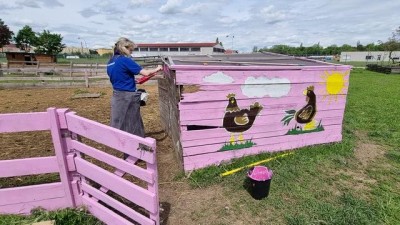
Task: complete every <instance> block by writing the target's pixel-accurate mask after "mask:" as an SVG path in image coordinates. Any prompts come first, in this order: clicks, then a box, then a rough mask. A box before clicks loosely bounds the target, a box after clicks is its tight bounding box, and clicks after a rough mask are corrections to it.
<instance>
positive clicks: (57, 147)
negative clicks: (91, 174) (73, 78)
mask: <svg viewBox="0 0 400 225" xmlns="http://www.w3.org/2000/svg"><path fill="white" fill-rule="evenodd" d="M47 112H48V114H49V118H50V130H51V138H52V140H53V145H54V151H55V153H56V158H57V162H58V168H59V173H60V179H61V182H62V184H63V186H64V190H65V193H66V198H67V201H68V204H69V206H70V207H75V201H74V197H73V191H72V187H71V184H70V181H71V180H72V179H71V177H70V173H69V169H68V167H67V166H68V163H67V155H68V153H67V152H68V150H67V144H66V141H65V138H63V137H62V133H61V128H60V122H59V115H58V113H57V109H56V108H48V109H47Z"/></svg>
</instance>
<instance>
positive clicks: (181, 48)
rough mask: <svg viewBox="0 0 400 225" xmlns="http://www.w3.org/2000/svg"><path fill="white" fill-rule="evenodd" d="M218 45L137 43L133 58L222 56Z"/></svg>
mask: <svg viewBox="0 0 400 225" xmlns="http://www.w3.org/2000/svg"><path fill="white" fill-rule="evenodd" d="M224 52H225V50H224V47H222V46H221V45H220V44H217V43H215V42H210V43H139V44H137V48H136V49H135V51H134V52H133V54H132V56H133V57H142V56H158V55H211V54H214V55H215V54H224Z"/></svg>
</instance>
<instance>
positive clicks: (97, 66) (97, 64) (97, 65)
mask: <svg viewBox="0 0 400 225" xmlns="http://www.w3.org/2000/svg"><path fill="white" fill-rule="evenodd" d="M98 69H99V63H96V73H95V75H96V76H97V70H98Z"/></svg>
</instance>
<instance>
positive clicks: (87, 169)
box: [75, 158, 158, 212]
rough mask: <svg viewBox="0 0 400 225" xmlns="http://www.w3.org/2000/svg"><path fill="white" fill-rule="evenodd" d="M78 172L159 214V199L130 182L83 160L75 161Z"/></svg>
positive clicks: (77, 159)
mask: <svg viewBox="0 0 400 225" xmlns="http://www.w3.org/2000/svg"><path fill="white" fill-rule="evenodd" d="M75 163H76V168H77V172H78V173H80V174H82V175H83V176H85V177H87V178H90V179H91V180H93V181H95V182H96V183H99V184H100V185H102V186H104V187H106V188H107V189H110V190H112V191H113V192H115V193H117V194H119V195H121V196H122V197H124V198H126V199H128V200H129V201H132V202H134V203H135V204H137V205H140V206H142V207H143V208H145V209H147V210H149V211H151V212H157V209H158V205H157V204H156V201H157V197H158V196H156V195H155V194H154V193H152V192H150V191H148V190H145V189H143V188H141V187H139V186H137V185H135V184H132V183H130V182H129V181H127V180H125V179H123V178H121V177H119V176H117V175H115V174H112V173H110V172H108V171H106V170H104V169H102V168H100V167H98V166H96V165H93V164H91V163H89V162H87V161H85V160H83V159H81V158H76V159H75Z"/></svg>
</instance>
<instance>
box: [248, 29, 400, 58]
mask: <svg viewBox="0 0 400 225" xmlns="http://www.w3.org/2000/svg"><path fill="white" fill-rule="evenodd" d="M264 51H266V52H274V53H279V54H285V55H295V56H310V55H338V54H340V53H341V52H355V51H388V52H389V53H390V54H389V55H390V58H391V54H392V52H393V51H400V26H399V27H398V28H397V29H396V31H395V32H393V33H392V36H391V37H389V38H388V40H387V41H385V42H383V41H377V43H376V44H375V43H369V44H367V45H363V44H361V42H360V41H358V42H357V44H356V46H351V45H348V44H344V45H342V46H338V45H331V46H328V47H326V48H324V47H322V46H321V45H320V44H319V43H318V44H314V45H312V46H309V47H305V46H303V44H300V46H299V47H293V46H289V45H274V46H272V47H264V48H260V49H258V47H257V46H254V47H253V52H264Z"/></svg>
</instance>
